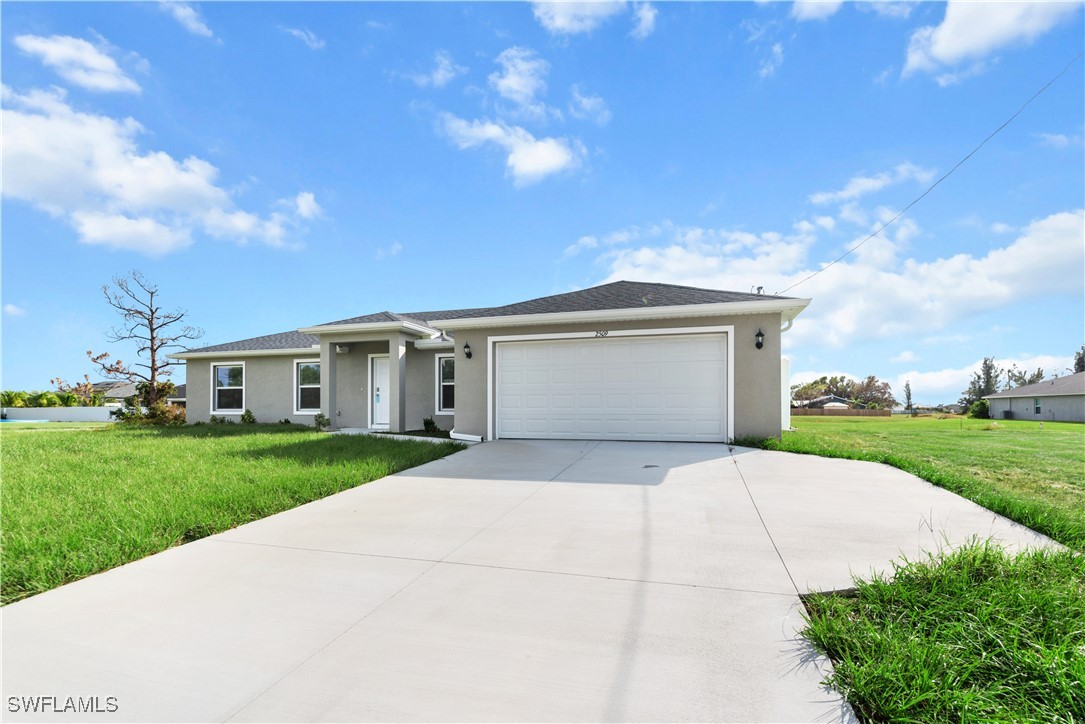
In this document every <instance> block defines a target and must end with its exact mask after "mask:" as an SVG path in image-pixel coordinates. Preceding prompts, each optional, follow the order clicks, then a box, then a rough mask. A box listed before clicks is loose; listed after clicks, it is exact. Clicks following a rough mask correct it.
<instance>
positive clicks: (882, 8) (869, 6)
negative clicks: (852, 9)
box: [855, 0, 916, 20]
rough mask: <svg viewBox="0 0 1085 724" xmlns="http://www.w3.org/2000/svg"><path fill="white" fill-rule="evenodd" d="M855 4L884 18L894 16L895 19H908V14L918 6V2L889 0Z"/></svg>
mask: <svg viewBox="0 0 1085 724" xmlns="http://www.w3.org/2000/svg"><path fill="white" fill-rule="evenodd" d="M855 6H856V7H857V8H859V9H861V10H871V11H873V12H874V13H875V14H877V15H880V16H881V17H883V18H892V19H893V20H907V19H908V16H909V15H911V14H912V8H914V7H915V6H916V3H914V2H888V1H887V0H876V1H875V2H861V3H856V4H855Z"/></svg>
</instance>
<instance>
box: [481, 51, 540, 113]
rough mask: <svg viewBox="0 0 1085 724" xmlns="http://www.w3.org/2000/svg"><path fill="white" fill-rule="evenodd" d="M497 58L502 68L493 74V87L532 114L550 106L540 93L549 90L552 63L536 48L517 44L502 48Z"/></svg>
mask: <svg viewBox="0 0 1085 724" xmlns="http://www.w3.org/2000/svg"><path fill="white" fill-rule="evenodd" d="M495 62H496V63H497V64H498V65H500V66H501V70H500V71H494V72H493V73H491V74H490V77H489V81H490V87H491V88H493V89H494V90H495V91H497V92H498V93H499V94H500V95H501V97H502V98H506V99H508V100H510V101H512V102H513V103H515V104H516V105H517V106H518V107H519V109H521V110H523V111H526V112H528V113H530V114H532V115H543V114H545V111H546V107H545V105H544V104H543V103H542V102H541V101H539V100H538V99H537V96H538V95H540V94H543V93H545V92H546V75H547V73H549V72H550V64H549V63H547V62H546V61H545V60H543V59H542V58H540V57H539V56H538V55H537V54H536V53H535V51H534V50H531V49H530V48H521V47H517V46H514V47H512V48H507V49H505V50H504V51H502V52H501V55H499V56H497V59H496V61H495Z"/></svg>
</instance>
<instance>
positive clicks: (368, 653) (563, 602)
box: [2, 441, 1050, 721]
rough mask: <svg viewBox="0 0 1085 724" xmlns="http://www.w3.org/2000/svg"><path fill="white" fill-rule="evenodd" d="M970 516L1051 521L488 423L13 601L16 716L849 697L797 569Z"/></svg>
mask: <svg viewBox="0 0 1085 724" xmlns="http://www.w3.org/2000/svg"><path fill="white" fill-rule="evenodd" d="M972 536H983V537H987V536H992V537H995V538H998V539H1001V540H1003V541H1004V542H1007V543H1009V544H1010V545H1014V546H1017V545H1049V544H1050V541H1049V540H1048V539H1046V538H1044V537H1042V536H1040V535H1038V534H1036V533H1034V532H1032V531H1030V530H1028V529H1026V528H1023V527H1021V526H1018V525H1016V524H1014V523H1011V522H1009V521H1007V520H1005V519H1003V518H1000V517H999V516H996V515H994V514H992V513H991V512H989V511H987V510H984V509H982V508H980V507H978V506H976V505H973V504H972V503H969V502H967V501H965V500H963V499H961V498H959V497H957V496H955V495H953V494H950V493H948V492H945V491H943V490H940V489H938V488H935V487H933V486H931V485H928V484H927V483H924V482H923V481H920V480H918V479H917V478H914V477H912V476H910V475H907V474H905V473H903V472H900V471H898V470H894V469H891V468H888V467H884V466H880V465H874V464H869V463H860V462H851V461H842V460H828V459H822V458H816V457H808V456H797V455H790V454H786V453H769V452H763V451H753V450H746V449H742V448H736V449H735V450H734V451H733V453H732V452H729V450H728V448H727V447H726V446H724V445H705V444H681V443H611V442H602V443H599V442H552V441H551V442H513V441H500V442H493V443H487V444H484V445H478V446H476V447H473V448H471V449H469V450H466V451H464V452H461V453H458V454H456V455H454V456H452V457H449V458H446V459H444V460H440V461H437V462H433V463H430V464H428V465H424V466H421V467H418V468H415V469H413V470H410V471H407V472H405V473H402V474H399V475H395V476H392V477H389V478H384V479H382V480H378V481H375V482H373V483H370V484H368V485H365V486H363V487H360V488H356V489H354V490H350V491H347V492H344V493H341V494H339V495H335V496H333V497H330V498H326V499H324V500H320V501H317V502H314V503H311V504H309V505H305V506H302V507H300V508H297V509H295V510H291V511H288V512H285V513H281V514H279V515H276V516H272V517H270V518H267V519H265V520H262V521H258V522H256V523H252V524H250V525H246V526H243V527H241V528H237V529H235V530H232V531H229V532H227V533H224V534H221V535H217V536H213V537H211V538H207V539H204V540H201V541H198V542H195V543H190V544H188V545H185V546H181V547H179V548H175V549H172V550H169V551H166V552H163V553H161V554H158V555H156V556H152V557H150V558H147V559H144V560H141V561H137V562H135V563H132V564H129V565H127V566H123V567H121V568H118V569H115V570H112V571H109V572H107V573H104V574H101V575H98V576H94V577H92V578H88V579H85V580H83V581H79V582H76V583H73V584H71V585H68V586H64V587H63V588H60V589H57V590H54V591H51V592H48V593H45V594H42V595H40V596H36V597H34V598H32V599H29V600H26V601H23V602H20V603H16V604H13V605H10V606H7V607H6V608H4V609H3V610H2V613H3V634H4V639H3V698H4V707H5V718H6V719H7V720H9V721H16V720H23V719H43V718H44V719H53V720H67V721H71V720H73V719H93V720H95V721H97V720H102V721H108V720H127V721H287V720H305V721H344V720H346V721H366V720H381V721H394V720H416V721H421V720H426V721H434V720H436V721H442V720H459V721H498V720H500V721H522V720H545V721H583V720H606V721H618V720H638V721H640V720H657V721H677V720H702V721H815V720H817V721H833V720H841V719H843V720H848V719H850V717H851V712H850V710H849V709H848V708H847V707H846V706H845V705H843V704H842V702H841V700H840V698H839V697H838V696H836V695H835V694H834V693H832V692H830V691H826V690H824V689H822V688H821V687H820V686H819V682H820V681H821V679H822V677H823V676H824V675H825V673H826V671H827V670H828V663H827V662H826V661H825V660H824V659H822V658H820V657H818V656H817V655H816V654H815V653H813V652H812V651H811V650H810V648H809V647H808V646H807V645H805V644H804V643H803V642H802V641H801V640H800V639H798V638H797V637H796V633H795V632H796V630H797V629H799V628H801V626H802V618H801V605H800V603H799V599H798V594H799V593H800V592H805V591H810V590H828V589H836V588H842V587H846V586H848V585H849V583H850V576H851V574H852V572H855V573H867V572H869V571H870V570H871V569H877V570H886V569H887V568H888V567H889V563H890V561H892V560H893V559H896V558H898V557H899V556H900V555H901V554H906V555H909V556H916V555H919V554H921V553H922V552H923V551H927V550H935V549H937V548H938V547H939V546H941V545H944V544H946V543H949V544H957V543H960V542H962V541H964V540H966V539H968V538H970V537H972ZM41 696H52V697H56V700H55V701H54V702H53V703H52V705H51V706H50V707H48V708H50V709H60V708H63V707H64V706H65V705H66V704H67V701H66V699H67V697H83V698H84V700H86V702H87V703H78V704H77V703H76V702H75V701H73V702H72V704H73V705H77V706H78V705H82V706H87V705H88V704H89V703H90V701H91V697H97V699H95V700H93V701H94V705H95V706H96V707H97V708H99V709H111V708H115V711H112V712H108V713H101V714H84V715H82V716H73V715H72V714H71V713H67V714H62V713H58V714H52V715H49V716H42V715H40V714H39V715H37V716H34V715H26V714H24V713H20V711H19V709H21V708H22V707H23V706H24V704H25V705H29V704H32V703H33V699H32V697H41ZM11 697H24V698H26V700H25V701H24V699H16V700H15V704H14V706H15V709H13V700H12V699H11ZM108 697H114V698H113V699H108ZM39 705H40V704H39Z"/></svg>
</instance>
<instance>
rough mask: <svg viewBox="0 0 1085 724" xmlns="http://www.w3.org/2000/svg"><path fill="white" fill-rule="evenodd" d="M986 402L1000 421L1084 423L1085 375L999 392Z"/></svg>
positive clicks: (1059, 378) (994, 416) (1057, 378)
mask: <svg viewBox="0 0 1085 724" xmlns="http://www.w3.org/2000/svg"><path fill="white" fill-rule="evenodd" d="M983 399H985V400H987V402H988V403H989V404H990V405H991V417H993V418H995V419H999V420H1055V421H1058V422H1085V372H1078V373H1077V374H1073V375H1068V376H1066V377H1056V378H1055V379H1053V380H1044V381H1043V382H1037V383H1036V384H1034V385H1024V386H1023V387H1018V388H1015V389H1012V390H1006V391H1005V392H996V393H995V394H993V395H987V396H986V397H984V398H983Z"/></svg>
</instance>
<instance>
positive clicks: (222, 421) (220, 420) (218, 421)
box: [208, 415, 234, 425]
mask: <svg viewBox="0 0 1085 724" xmlns="http://www.w3.org/2000/svg"><path fill="white" fill-rule="evenodd" d="M208 422H210V423H211V424H212V425H233V424H234V421H233V420H231V419H230V418H228V417H219V416H218V415H211V419H210V420H208Z"/></svg>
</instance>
